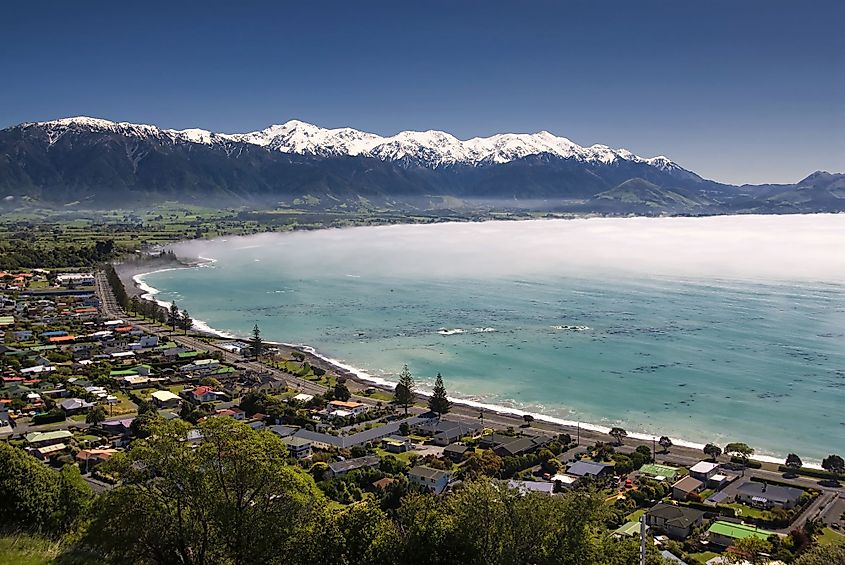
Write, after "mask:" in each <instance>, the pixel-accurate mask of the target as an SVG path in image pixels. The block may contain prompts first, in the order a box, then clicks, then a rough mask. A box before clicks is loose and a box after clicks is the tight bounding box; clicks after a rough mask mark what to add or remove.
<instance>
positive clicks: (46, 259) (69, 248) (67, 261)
mask: <svg viewBox="0 0 845 565" xmlns="http://www.w3.org/2000/svg"><path fill="white" fill-rule="evenodd" d="M116 255H117V249H116V248H115V246H114V241H112V240H110V239H109V240H105V241H97V242H95V243H93V244H89V243H61V244H52V243H51V244H46V243H36V242H33V241H29V238H28V236H27V234H26V233H21V234H17V237H12V238H10V239H8V240H6V241H0V269H11V270H14V269H25V268H31V267H40V268H42V269H49V268H57V267H93V266H95V265H97V264H99V263H103V262H105V261H110V260H111V259H114V258H115V257H116Z"/></svg>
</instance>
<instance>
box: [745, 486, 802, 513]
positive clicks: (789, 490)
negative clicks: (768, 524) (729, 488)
mask: <svg viewBox="0 0 845 565" xmlns="http://www.w3.org/2000/svg"><path fill="white" fill-rule="evenodd" d="M802 494H804V491H803V490H801V489H797V488H793V487H782V486H779V485H768V484H766V483H758V482H756V481H747V482H745V483H742V484H741V485H739V486H738V487H736V499H737V500H738V501H739V502H742V503H744V504H748V505H749V506H753V507H754V508H762V509H765V510H768V509H770V508H784V509H786V510H789V509H790V508H795V507H796V506H797V505H798V503H799V502H800V501H801V495H802Z"/></svg>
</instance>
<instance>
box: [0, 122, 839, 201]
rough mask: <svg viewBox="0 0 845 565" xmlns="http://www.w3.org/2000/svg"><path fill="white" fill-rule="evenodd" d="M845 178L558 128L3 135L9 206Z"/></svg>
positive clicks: (800, 188)
mask: <svg viewBox="0 0 845 565" xmlns="http://www.w3.org/2000/svg"><path fill="white" fill-rule="evenodd" d="M843 178H845V175H841V174H836V173H825V172H816V173H813V174H812V175H810V176H808V177H807V178H806V179H803V180H802V181H801V182H799V183H795V184H792V185H761V186H757V187H755V186H742V187H737V186H733V185H729V184H723V183H718V182H715V181H712V180H707V179H704V178H702V177H701V176H699V175H698V174H696V173H694V172H692V171H689V170H687V169H684V168H683V167H681V166H680V165H678V164H677V163H675V162H673V161H672V160H670V159H668V158H667V157H663V156H658V157H651V158H643V157H640V156H637V155H634V154H633V153H631V152H630V151H627V150H625V149H611V148H610V147H608V146H605V145H592V146H590V147H582V146H580V145H577V144H575V143H574V142H572V141H570V140H569V139H567V138H564V137H557V136H554V135H552V134H550V133H549V132H539V133H536V134H497V135H494V136H490V137H486V138H472V139H469V140H465V141H461V140H459V139H457V138H456V137H454V136H452V135H451V134H448V133H445V132H440V131H435V130H429V131H426V132H400V133H398V134H396V135H394V136H388V137H382V136H378V135H376V134H371V133H368V132H362V131H359V130H355V129H352V128H336V129H326V128H320V127H318V126H315V125H313V124H307V123H305V122H301V121H298V120H293V121H289V122H286V123H285V124H281V125H276V126H270V127H268V128H265V129H264V130H260V131H257V132H247V133H240V134H227V133H215V132H210V131H208V130H203V129H198V128H190V129H184V130H173V129H162V128H159V127H157V126H151V125H144V124H133V123H129V122H113V121H110V120H104V119H100V118H87V117H76V118H63V119H59V120H51V121H46V122H26V123H23V124H19V125H17V126H13V127H10V128H5V129H2V130H0V198H2V200H0V205H2V206H4V207H6V208H8V207H14V206H16V205H19V204H20V203H25V202H28V203H38V204H40V205H45V206H68V205H70V206H92V207H99V208H109V207H120V206H126V205H132V206H135V205H146V204H155V203H157V202H161V201H167V200H175V201H180V202H184V203H203V204H206V205H213V206H231V205H249V206H258V207H265V206H291V205H294V203H296V202H303V201H304V202H308V203H309V204H308V205H309V206H317V207H321V208H338V209H339V210H341V209H347V207H348V206H353V207H357V206H365V207H387V208H395V209H420V208H425V209H432V208H435V209H436V208H438V207H440V206H443V205H444V204H443V203H444V202H449V203H450V205H461V203H463V205H471V206H476V205H477V206H483V207H505V208H520V207H529V208H537V209H542V210H555V211H557V210H565V211H572V212H578V213H602V214H628V213H635V214H640V213H645V214H687V213H690V214H714V213H741V212H757V213H790V212H815V211H825V212H830V211H845V189H843V184H845V180H843ZM631 181H636V182H631ZM626 183H627V184H626ZM455 203H457V204H455Z"/></svg>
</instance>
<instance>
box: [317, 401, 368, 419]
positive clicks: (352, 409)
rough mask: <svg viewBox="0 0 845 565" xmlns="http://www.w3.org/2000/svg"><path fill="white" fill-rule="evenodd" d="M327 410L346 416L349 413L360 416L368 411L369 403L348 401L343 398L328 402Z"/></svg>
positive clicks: (331, 413) (333, 413)
mask: <svg viewBox="0 0 845 565" xmlns="http://www.w3.org/2000/svg"><path fill="white" fill-rule="evenodd" d="M326 411H327V412H328V413H329V414H330V415H338V416H341V417H346V416H349V415H352V416H358V415H359V414H363V413H364V412H366V411H367V405H366V404H363V403H361V402H346V401H343V400H332V401H331V402H329V403H328V404H326Z"/></svg>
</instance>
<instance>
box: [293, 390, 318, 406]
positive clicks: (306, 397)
mask: <svg viewBox="0 0 845 565" xmlns="http://www.w3.org/2000/svg"><path fill="white" fill-rule="evenodd" d="M291 400H295V401H297V402H302V403H303V404H306V403H308V402H311V401H312V400H314V396H313V395H311V394H305V393H304V392H303V393H300V394H297V395H296V396H294V397H292V398H291Z"/></svg>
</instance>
